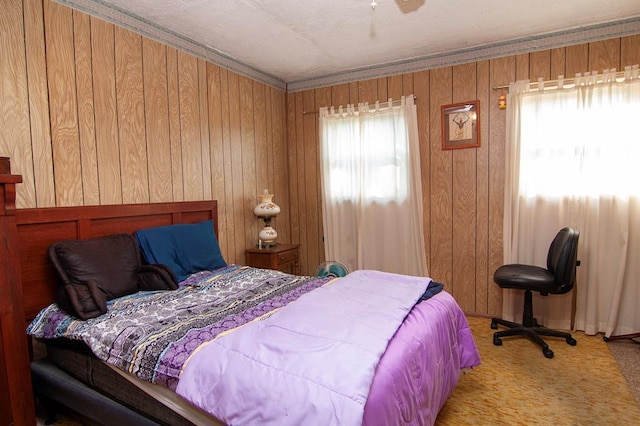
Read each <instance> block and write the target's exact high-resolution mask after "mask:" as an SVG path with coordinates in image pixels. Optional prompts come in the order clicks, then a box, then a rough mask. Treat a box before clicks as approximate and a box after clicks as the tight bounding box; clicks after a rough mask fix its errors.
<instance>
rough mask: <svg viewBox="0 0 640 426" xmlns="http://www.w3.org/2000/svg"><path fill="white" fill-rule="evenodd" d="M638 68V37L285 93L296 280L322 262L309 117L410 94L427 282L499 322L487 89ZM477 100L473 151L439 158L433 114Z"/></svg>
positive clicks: (500, 151) (494, 95)
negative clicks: (477, 137)
mask: <svg viewBox="0 0 640 426" xmlns="http://www.w3.org/2000/svg"><path fill="white" fill-rule="evenodd" d="M637 63H640V36H630V37H624V38H616V39H610V40H605V41H599V42H593V43H588V44H582V45H576V46H568V47H564V48H557V49H552V50H545V51H539V52H532V53H529V54H521V55H517V56H510V57H504V58H497V59H491V60H487V61H480V62H474V63H468V64H462V65H457V66H453V67H443V68H437V69H431V70H427V71H421V72H416V73H409V74H402V75H395V76H392V77H386V78H379V79H372V80H366V81H358V82H354V83H349V84H342V85H336V86H332V87H326V88H320V89H314V90H307V91H302V92H296V93H289V94H287V102H286V104H287V132H288V140H289V144H290V150H289V165H290V173H289V182H290V188H291V199H290V202H291V206H290V208H291V212H292V213H291V230H292V238H293V241H294V242H299V243H300V244H301V245H302V265H303V272H307V271H309V272H313V270H314V268H315V267H316V265H318V264H319V263H320V262H322V261H323V260H324V246H323V242H322V213H321V206H320V204H319V202H318V199H319V194H320V177H319V176H320V175H319V169H318V166H319V159H318V155H319V138H318V116H317V113H316V111H318V108H320V107H322V106H329V105H333V106H336V107H337V106H340V105H346V104H348V103H353V104H355V103H358V102H375V101H376V100H380V101H383V100H386V99H388V98H394V99H397V98H399V97H400V96H402V95H409V94H414V95H415V96H416V97H417V99H416V104H417V106H418V122H419V133H420V147H421V159H422V162H421V164H422V188H423V205H424V229H425V235H424V238H425V245H426V251H427V261H428V265H429V274H430V276H432V277H433V278H434V279H436V280H438V281H441V282H444V283H445V285H446V288H447V290H449V291H450V292H451V293H452V294H453V295H454V297H455V298H456V300H457V301H458V303H459V304H460V305H461V307H462V308H463V310H464V311H465V312H467V313H476V314H484V315H499V314H501V310H502V295H501V291H500V289H499V288H498V287H497V286H496V285H495V284H494V283H493V271H494V270H495V269H496V268H497V267H498V266H500V265H501V264H502V218H503V193H504V161H505V159H504V143H505V142H504V139H505V111H504V110H500V109H499V108H498V96H499V95H500V94H505V93H506V91H505V90H501V91H494V90H492V88H493V87H495V86H500V85H505V84H508V83H509V82H512V81H515V80H522V79H531V80H537V79H538V77H543V78H545V79H555V78H556V77H557V76H558V75H560V74H563V75H565V76H567V77H570V76H573V75H575V74H576V73H577V72H585V71H592V70H595V71H602V70H603V69H606V68H616V69H618V70H620V69H623V68H624V66H626V65H633V64H637ZM476 99H477V100H479V101H480V122H481V145H480V147H479V148H469V149H458V150H447V151H443V150H442V149H441V128H440V127H441V121H440V110H441V106H442V105H445V104H450V103H455V102H463V101H470V100H476ZM305 112H306V113H305ZM381 225H382V226H384V224H381Z"/></svg>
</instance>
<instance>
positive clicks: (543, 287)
mask: <svg viewBox="0 0 640 426" xmlns="http://www.w3.org/2000/svg"><path fill="white" fill-rule="evenodd" d="M493 280H494V281H495V282H496V284H498V285H499V286H500V287H501V288H514V289H518V290H531V291H536V292H540V293H552V292H553V291H554V290H556V291H557V289H558V284H557V283H556V281H555V278H554V276H553V274H552V273H551V272H549V271H548V270H547V269H544V268H541V267H539V266H534V265H520V264H511V265H504V266H501V267H499V268H498V269H496V272H495V274H494V275H493Z"/></svg>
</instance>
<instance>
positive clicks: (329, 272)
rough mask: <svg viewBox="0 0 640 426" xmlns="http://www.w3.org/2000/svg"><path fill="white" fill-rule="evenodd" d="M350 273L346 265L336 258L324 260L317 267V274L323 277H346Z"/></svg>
mask: <svg viewBox="0 0 640 426" xmlns="http://www.w3.org/2000/svg"><path fill="white" fill-rule="evenodd" d="M348 273H349V271H348V270H347V267H346V266H344V265H343V264H342V263H340V262H336V261H334V260H330V261H327V262H322V263H321V264H320V265H318V267H317V268H316V276H317V277H321V278H327V277H344V276H345V275H347V274H348Z"/></svg>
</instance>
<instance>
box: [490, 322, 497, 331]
mask: <svg viewBox="0 0 640 426" xmlns="http://www.w3.org/2000/svg"><path fill="white" fill-rule="evenodd" d="M491 328H492V329H493V330H497V329H498V324H496V323H495V322H493V321H491Z"/></svg>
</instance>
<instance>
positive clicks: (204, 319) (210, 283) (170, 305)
mask: <svg viewBox="0 0 640 426" xmlns="http://www.w3.org/2000/svg"><path fill="white" fill-rule="evenodd" d="M329 280H330V278H323V279H320V278H316V277H300V276H295V275H289V274H284V273H282V272H279V271H273V270H266V269H255V268H248V267H241V266H238V265H231V266H228V267H226V268H222V269H219V270H216V271H213V272H211V271H203V272H200V273H197V274H194V275H192V276H191V277H189V278H188V279H186V280H185V281H183V282H181V283H180V288H179V289H178V290H176V291H158V292H139V293H136V294H133V295H130V296H126V297H122V298H118V299H115V300H112V301H110V302H109V303H108V311H107V313H106V314H104V315H102V316H100V317H98V318H92V319H89V320H86V321H81V320H78V319H76V318H74V317H72V316H70V315H68V314H66V313H65V312H64V311H62V310H61V309H59V308H58V306H57V305H56V304H52V305H50V306H48V307H47V308H45V309H44V310H42V311H41V312H40V313H39V314H38V316H37V317H36V318H35V319H34V320H33V322H32V323H31V324H30V325H29V327H28V329H27V333H29V334H31V335H33V336H35V337H40V338H47V339H54V338H67V339H73V340H81V341H83V342H84V343H85V344H86V345H87V346H89V348H91V350H92V351H93V353H94V354H95V355H96V356H97V357H98V358H100V359H102V360H103V361H106V362H108V363H109V364H112V365H114V366H116V367H119V368H121V369H122V370H125V371H128V372H130V373H133V374H135V375H136V376H138V377H139V378H140V379H143V380H146V381H149V382H152V383H156V384H160V385H164V386H166V387H168V388H169V389H171V390H175V388H176V386H177V383H178V379H179V375H180V372H181V369H182V365H183V363H184V362H185V360H187V359H188V358H189V356H190V355H191V353H192V352H193V351H194V350H195V349H197V348H198V347H199V346H200V345H201V344H202V343H204V342H206V341H209V340H211V339H212V338H214V337H216V336H218V335H220V334H221V333H224V332H225V331H228V330H231V329H234V328H236V327H238V326H240V325H243V324H246V323H248V322H250V321H252V320H254V319H255V318H258V317H260V316H262V315H264V314H266V313H268V312H271V311H273V310H274V309H278V308H280V307H282V306H284V305H286V304H287V303H289V302H291V301H293V300H296V299H297V298H298V297H299V296H301V295H302V294H304V293H307V292H309V291H311V290H313V289H314V288H316V287H319V286H321V285H323V284H325V283H326V282H327V281H329Z"/></svg>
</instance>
